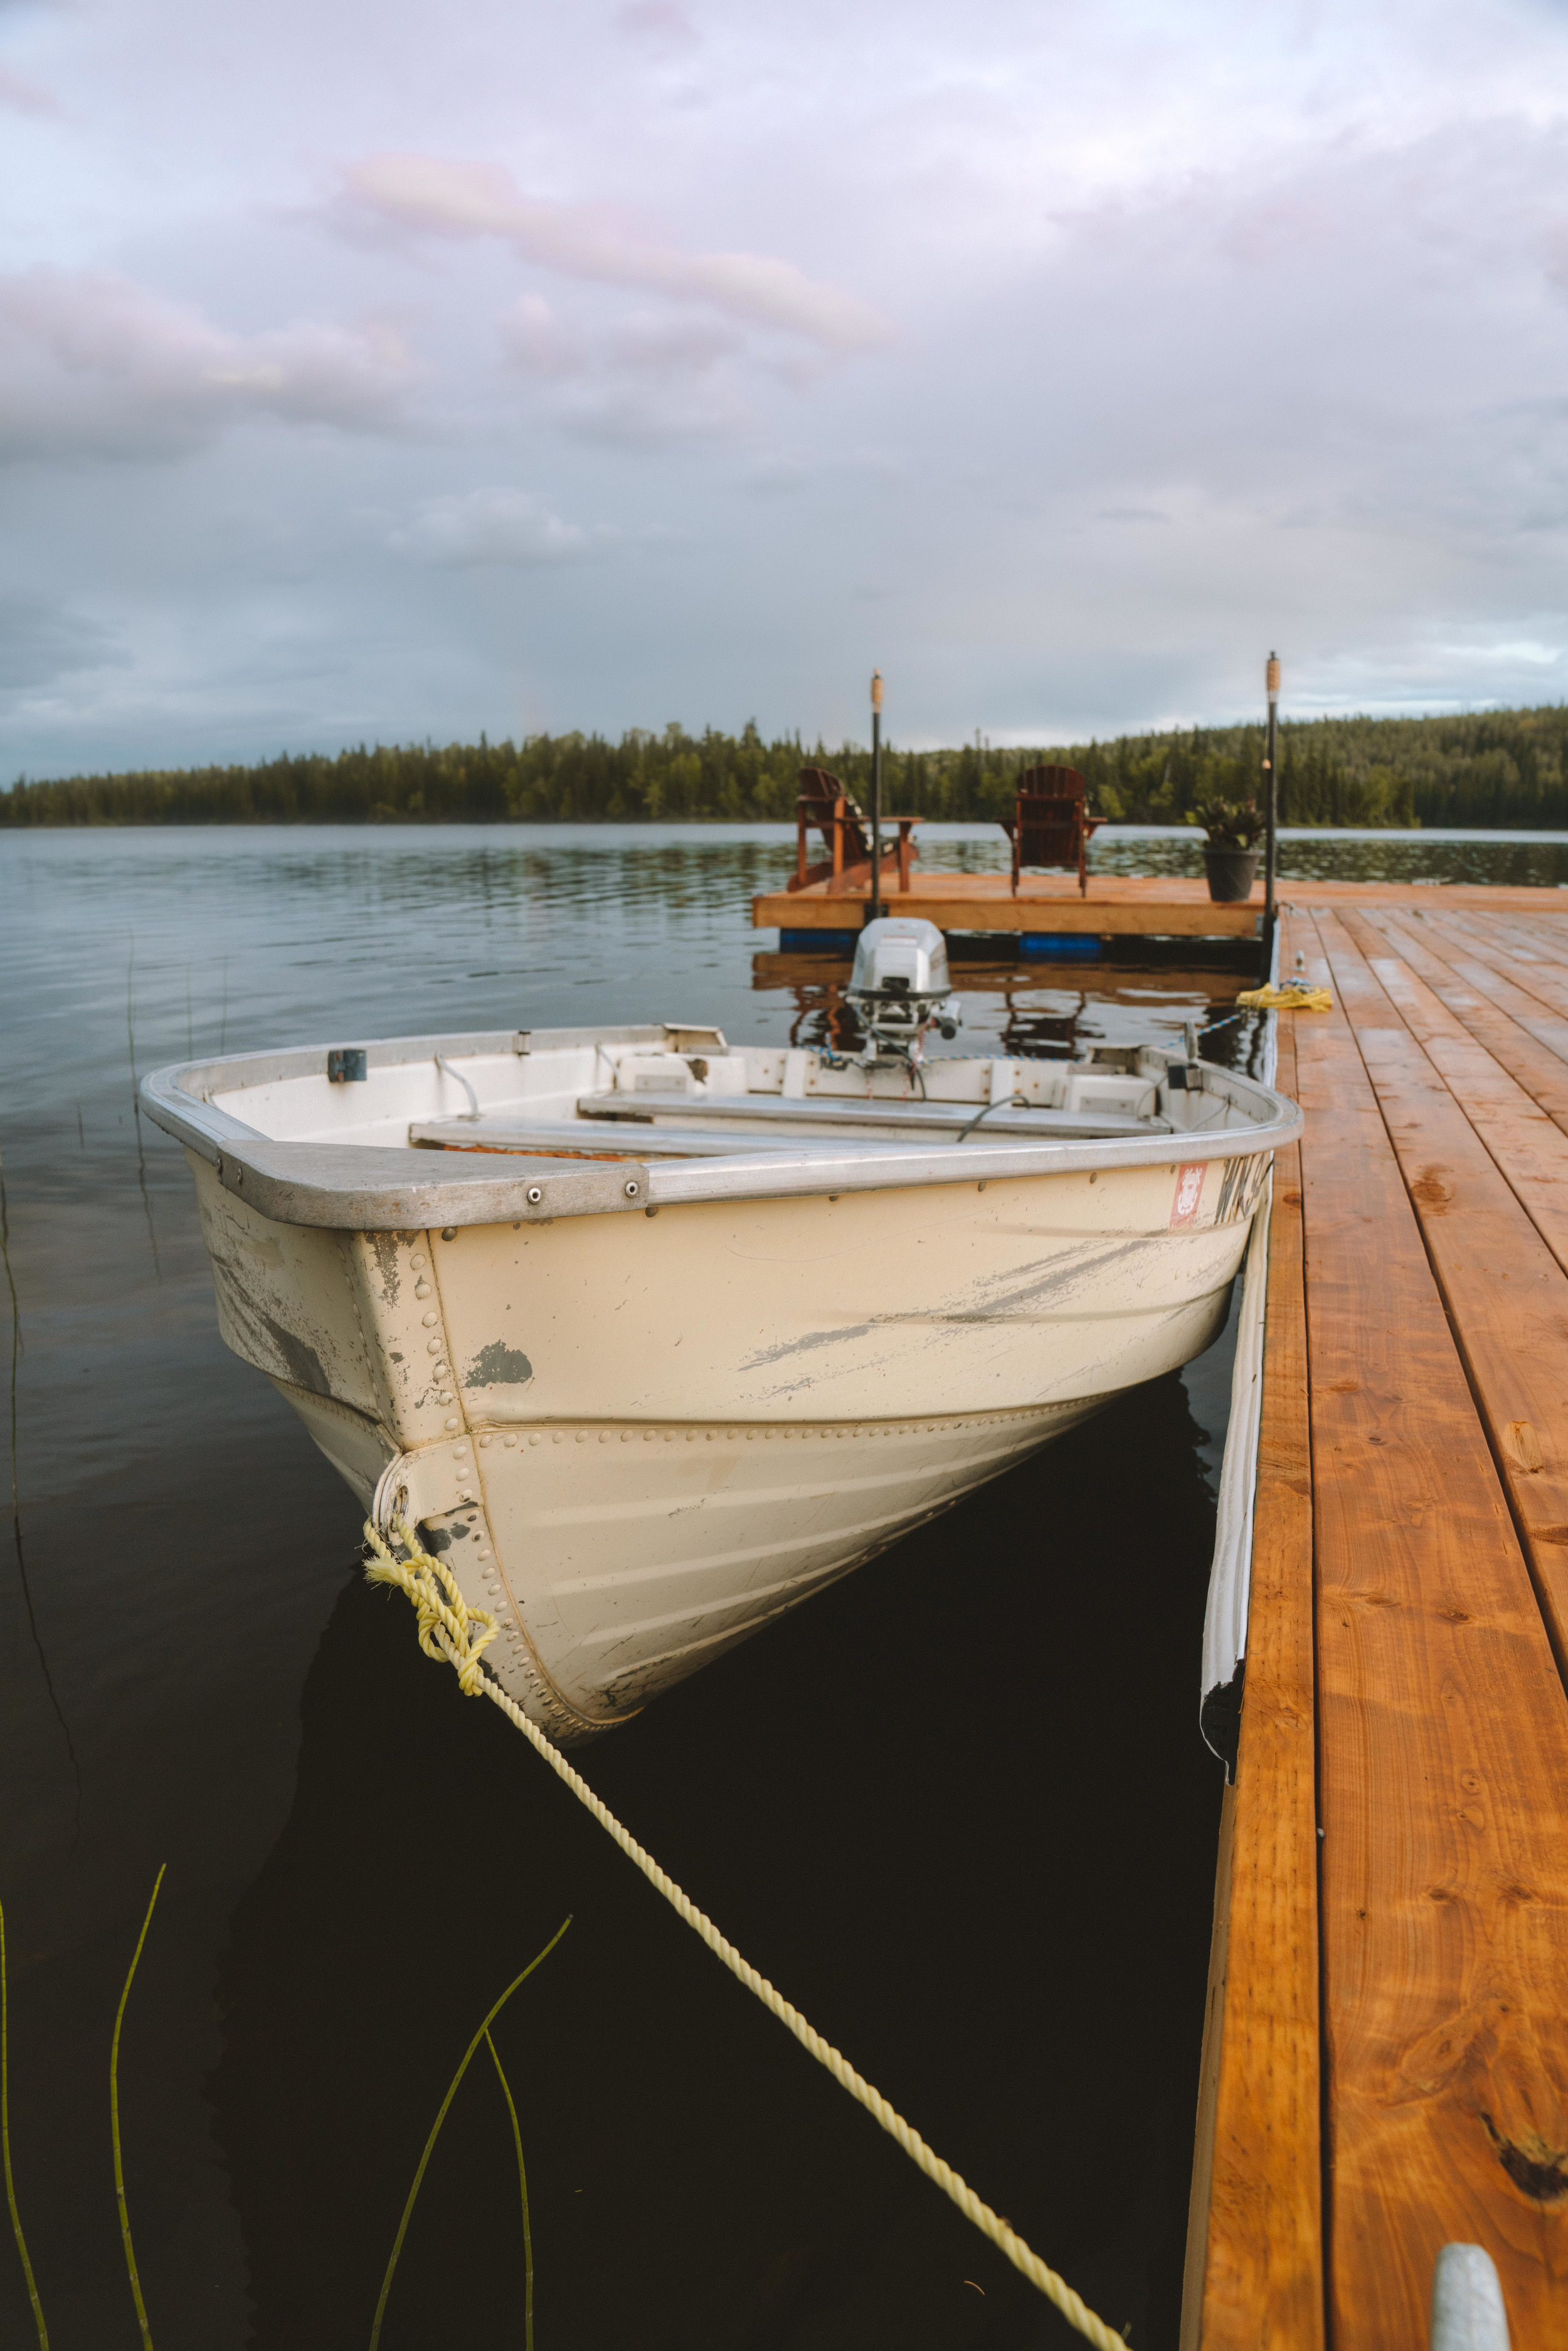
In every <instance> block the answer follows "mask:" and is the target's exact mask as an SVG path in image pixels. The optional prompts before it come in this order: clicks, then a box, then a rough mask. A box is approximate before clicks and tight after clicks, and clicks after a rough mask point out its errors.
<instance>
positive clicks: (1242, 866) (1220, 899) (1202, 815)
mask: <svg viewBox="0 0 1568 2351" xmlns="http://www.w3.org/2000/svg"><path fill="white" fill-rule="evenodd" d="M1188 821H1189V822H1190V823H1193V824H1200V825H1202V827H1203V831H1204V844H1203V862H1204V865H1205V867H1206V869H1207V873H1208V894H1209V896H1210V898H1211V899H1213V901H1214V902H1215V904H1217V905H1221V906H1228V905H1234V904H1236V903H1237V902H1238V901H1239V900H1241V899H1245V898H1249V897H1250V896H1251V894H1252V884H1253V883H1254V882H1255V881H1256V879H1257V877H1258V856H1259V852H1258V850H1257V848H1256V846H1255V844H1256V843H1257V842H1258V841H1260V840H1261V838H1262V836H1263V831H1264V818H1263V814H1262V811H1261V810H1260V808H1259V806H1258V803H1257V801H1256V800H1204V801H1201V802H1200V803H1199V805H1198V806H1197V808H1196V809H1194V810H1192V812H1191V815H1190V817H1189V819H1188Z"/></svg>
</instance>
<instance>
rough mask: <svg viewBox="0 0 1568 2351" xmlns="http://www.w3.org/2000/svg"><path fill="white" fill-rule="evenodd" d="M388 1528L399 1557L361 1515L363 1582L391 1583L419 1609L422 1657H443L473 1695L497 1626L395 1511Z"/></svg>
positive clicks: (459, 1684)
mask: <svg viewBox="0 0 1568 2351" xmlns="http://www.w3.org/2000/svg"><path fill="white" fill-rule="evenodd" d="M392 1532H393V1534H394V1535H396V1537H397V1539H398V1541H399V1542H400V1543H401V1544H402V1547H403V1549H404V1551H405V1552H407V1553H408V1557H407V1558H406V1559H399V1558H398V1556H397V1554H396V1552H394V1551H393V1550H392V1547H391V1545H390V1544H389V1543H388V1542H387V1541H385V1540H384V1538H383V1537H382V1535H381V1534H380V1533H379V1532H378V1531H377V1530H376V1529H375V1528H374V1527H373V1526H372V1525H371V1521H370V1520H369V1519H367V1520H365V1541H366V1542H367V1543H368V1544H369V1546H370V1548H371V1551H372V1552H374V1553H375V1557H374V1558H373V1559H368V1560H367V1561H366V1562H365V1576H366V1580H367V1582H369V1583H395V1584H396V1586H397V1588H398V1590H399V1591H400V1592H401V1593H402V1594H403V1595H404V1597H405V1598H406V1599H408V1600H411V1601H412V1602H413V1606H414V1608H415V1610H416V1611H417V1613H418V1616H419V1646H420V1647H421V1648H422V1649H423V1651H424V1654H425V1656H427V1657H434V1658H435V1659H436V1660H437V1661H438V1662H439V1661H440V1659H441V1658H443V1657H444V1658H445V1660H446V1662H447V1664H448V1665H449V1666H451V1667H455V1671H456V1675H457V1687H458V1688H459V1689H460V1690H461V1691H462V1693H463V1695H464V1697H465V1698H478V1697H479V1696H480V1694H481V1692H482V1691H483V1690H484V1688H485V1670H484V1667H482V1666H481V1665H480V1663H479V1660H480V1658H481V1657H482V1656H484V1654H485V1652H486V1649H487V1648H488V1647H489V1646H490V1644H491V1642H492V1641H493V1640H494V1639H495V1638H496V1635H497V1633H498V1632H499V1631H500V1629H501V1628H500V1626H499V1625H497V1622H496V1620H495V1618H494V1617H493V1616H492V1615H491V1614H490V1612H489V1610H488V1609H487V1608H470V1607H469V1605H468V1604H467V1602H466V1601H465V1599H464V1597H463V1594H462V1593H461V1592H460V1591H459V1589H458V1585H457V1578H456V1577H455V1575H454V1574H453V1573H452V1570H451V1569H450V1568H449V1567H448V1566H447V1565H446V1563H445V1562H444V1560H439V1559H434V1558H433V1557H432V1556H431V1554H430V1552H427V1551H422V1550H421V1549H420V1546H419V1544H418V1542H417V1541H415V1539H414V1536H413V1531H412V1530H411V1529H410V1528H409V1527H407V1526H405V1525H404V1523H403V1521H402V1519H400V1518H398V1517H396V1516H395V1514H394V1516H393V1518H392ZM481 1628H482V1629H481Z"/></svg>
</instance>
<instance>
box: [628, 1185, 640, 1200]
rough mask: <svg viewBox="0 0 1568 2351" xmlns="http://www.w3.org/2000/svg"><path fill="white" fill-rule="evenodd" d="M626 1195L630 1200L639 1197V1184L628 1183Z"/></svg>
mask: <svg viewBox="0 0 1568 2351" xmlns="http://www.w3.org/2000/svg"><path fill="white" fill-rule="evenodd" d="M626 1197H627V1198H628V1199H629V1200H634V1199H635V1198H636V1197H637V1186H636V1185H635V1184H628V1185H627V1186H626Z"/></svg>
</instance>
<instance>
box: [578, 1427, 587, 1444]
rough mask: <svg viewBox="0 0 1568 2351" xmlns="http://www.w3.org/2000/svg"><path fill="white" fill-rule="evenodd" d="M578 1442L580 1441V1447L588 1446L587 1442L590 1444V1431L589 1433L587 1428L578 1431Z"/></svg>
mask: <svg viewBox="0 0 1568 2351" xmlns="http://www.w3.org/2000/svg"><path fill="white" fill-rule="evenodd" d="M577 1441H578V1443H579V1444H580V1445H586V1444H587V1442H588V1431H587V1429H586V1428H580V1429H579V1430H578V1432H577Z"/></svg>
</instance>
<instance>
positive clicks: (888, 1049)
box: [846, 914, 964, 1055]
mask: <svg viewBox="0 0 1568 2351" xmlns="http://www.w3.org/2000/svg"><path fill="white" fill-rule="evenodd" d="M846 995H847V998H848V1001H849V1002H850V1004H851V1005H852V1006H853V1008H854V1011H855V1014H856V1016H857V1018H858V1019H859V1020H860V1022H861V1025H862V1028H863V1029H865V1031H866V1035H867V1038H868V1040H870V1043H871V1048H872V1052H873V1055H874V1054H877V1053H902V1054H906V1055H907V1054H910V1053H912V1052H914V1051H915V1049H916V1048H917V1047H918V1045H919V1042H920V1040H921V1038H922V1036H923V1035H924V1033H925V1030H926V1029H928V1028H935V1029H938V1030H939V1031H940V1032H941V1034H942V1035H943V1036H944V1037H954V1036H956V1034H957V1032H958V1029H959V1026H960V1024H961V1023H962V1021H963V1018H964V1014H963V1008H962V1007H961V1006H960V1004H959V1002H958V999H957V998H956V996H955V995H954V994H953V993H952V983H951V982H950V981H949V979H948V977H947V946H946V941H945V939H944V938H943V936H942V934H941V932H940V931H939V930H938V929H937V927H936V924H935V923H925V922H921V921H920V920H918V919H917V918H916V917H915V916H914V915H911V914H885V915H883V917H882V918H881V919H880V920H879V921H877V922H874V923H868V924H867V925H866V926H865V928H864V930H863V931H862V933H861V935H860V937H859V938H858V939H857V940H856V942H855V967H854V971H853V973H852V977H851V979H850V984H849V987H848V989H847V990H846Z"/></svg>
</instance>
